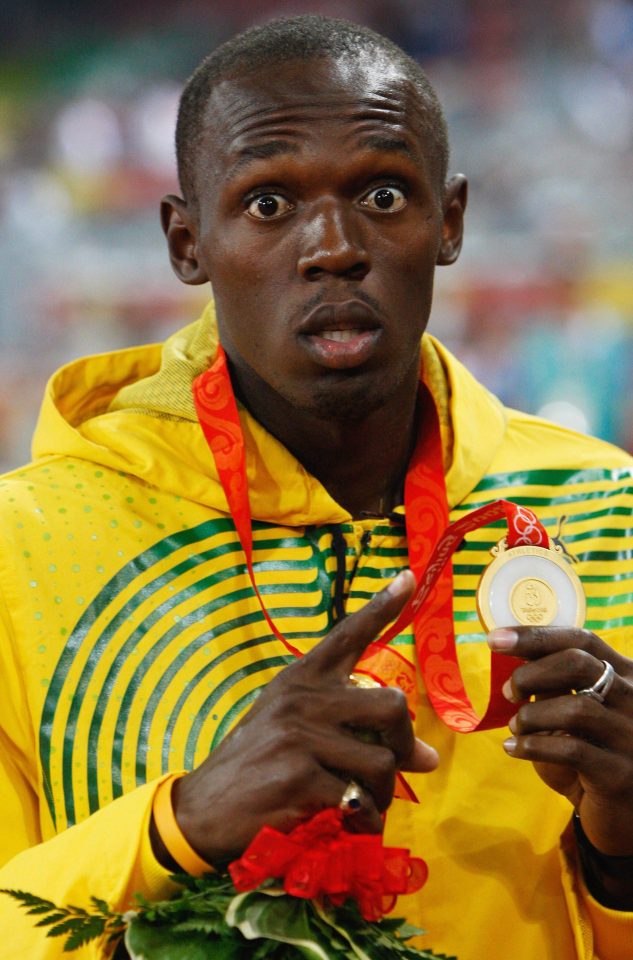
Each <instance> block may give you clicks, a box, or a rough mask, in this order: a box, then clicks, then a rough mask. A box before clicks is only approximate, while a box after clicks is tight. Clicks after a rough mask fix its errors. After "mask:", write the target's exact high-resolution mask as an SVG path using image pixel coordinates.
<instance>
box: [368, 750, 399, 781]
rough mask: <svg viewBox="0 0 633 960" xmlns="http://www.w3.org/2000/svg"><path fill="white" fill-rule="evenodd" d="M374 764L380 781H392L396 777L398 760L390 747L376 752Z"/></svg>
mask: <svg viewBox="0 0 633 960" xmlns="http://www.w3.org/2000/svg"><path fill="white" fill-rule="evenodd" d="M372 764H373V768H374V772H375V775H376V779H377V780H378V781H390V780H392V779H393V778H394V777H395V775H396V758H395V756H394V755H393V753H392V752H391V750H389V748H388V747H377V748H376V749H375V750H374V756H373V758H372Z"/></svg>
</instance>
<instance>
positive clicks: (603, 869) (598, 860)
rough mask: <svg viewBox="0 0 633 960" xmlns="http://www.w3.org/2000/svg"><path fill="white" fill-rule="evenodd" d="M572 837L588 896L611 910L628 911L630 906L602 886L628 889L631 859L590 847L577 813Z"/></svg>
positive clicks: (632, 867)
mask: <svg viewBox="0 0 633 960" xmlns="http://www.w3.org/2000/svg"><path fill="white" fill-rule="evenodd" d="M572 822H573V825H574V836H575V837H576V847H577V849H578V856H579V858H580V864H581V866H582V872H583V875H584V878H585V883H586V884H587V889H588V890H589V893H590V894H591V896H592V897H593V898H594V900H597V901H598V903H600V904H602V906H603V907H609V908H610V909H612V910H631V909H633V905H632V904H631V903H630V902H628V898H627V902H626V903H625V902H623V900H622V898H620V897H617V896H614V894H613V893H611V892H609V890H607V888H606V886H605V881H608V880H612V881H615V882H616V883H617V882H618V881H620V882H622V883H626V884H627V886H630V885H631V883H632V881H633V856H631V857H619V856H611V855H610V854H608V853H603V852H602V851H601V850H598V849H597V847H594V845H593V843H592V842H591V840H590V839H589V837H588V836H587V834H586V833H585V831H584V830H583V828H582V823H581V822H580V817H579V816H578V814H577V813H575V814H574V816H573V821H572Z"/></svg>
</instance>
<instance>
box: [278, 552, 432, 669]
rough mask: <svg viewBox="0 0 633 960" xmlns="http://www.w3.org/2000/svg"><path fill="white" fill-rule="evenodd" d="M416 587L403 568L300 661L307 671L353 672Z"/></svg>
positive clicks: (410, 576)
mask: <svg viewBox="0 0 633 960" xmlns="http://www.w3.org/2000/svg"><path fill="white" fill-rule="evenodd" d="M414 589H415V577H414V576H413V574H412V573H411V571H410V570H402V571H401V572H400V573H399V574H398V576H397V577H396V578H395V580H392V582H391V583H390V584H389V585H388V586H387V587H385V588H384V590H381V591H380V593H377V594H376V595H375V596H374V597H372V599H371V600H370V601H369V603H367V604H366V605H365V606H364V607H363V608H362V610H358V611H357V612H356V613H353V614H351V616H349V617H347V618H346V619H345V620H342V621H341V623H339V624H337V625H336V626H335V627H334V629H333V630H331V631H330V632H329V633H328V635H327V636H326V637H324V638H323V640H321V642H320V643H319V644H317V646H316V647H315V648H314V649H313V650H311V651H310V653H308V654H306V655H305V657H303V658H302V659H301V660H300V661H299V662H298V664H297V666H299V665H301V668H302V669H304V670H311V671H316V672H318V673H328V672H332V671H335V672H336V673H341V674H343V675H347V674H350V673H351V672H352V670H353V669H354V667H355V665H356V663H357V661H358V660H359V658H360V656H361V654H362V653H363V652H364V651H365V649H366V648H367V647H368V646H369V644H370V643H371V642H372V640H375V638H376V637H377V636H378V634H379V633H380V632H381V630H383V628H384V627H386V626H387V624H388V623H391V621H392V620H395V618H396V617H397V616H398V614H399V613H400V611H401V610H402V608H403V607H404V605H405V603H406V602H407V600H408V599H409V597H410V596H411V594H412V593H413V591H414Z"/></svg>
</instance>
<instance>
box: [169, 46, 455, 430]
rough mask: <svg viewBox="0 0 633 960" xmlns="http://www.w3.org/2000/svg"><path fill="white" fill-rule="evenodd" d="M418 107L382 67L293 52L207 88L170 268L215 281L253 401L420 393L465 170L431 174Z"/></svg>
mask: <svg viewBox="0 0 633 960" xmlns="http://www.w3.org/2000/svg"><path fill="white" fill-rule="evenodd" d="M422 109H423V108H422V106H421V103H420V100H419V97H418V95H417V93H416V91H415V88H414V87H413V85H412V84H411V83H410V82H409V81H408V80H406V78H405V77H403V76H402V74H401V73H400V72H399V70H398V69H396V68H394V67H393V65H391V64H389V63H388V62H387V63H385V62H376V58H375V57H372V58H369V59H368V60H367V61H365V60H363V59H357V58H355V59H354V60H352V61H344V62H336V61H330V60H327V61H323V60H318V61H314V62H311V63H307V64H306V63H299V62H291V63H287V64H283V65H281V66H279V67H278V68H276V69H275V70H269V69H266V70H261V71H258V72H256V73H252V74H249V75H248V76H247V77H245V78H241V79H239V80H230V81H225V82H223V83H222V84H220V85H219V86H218V87H217V88H216V89H215V90H214V92H213V93H212V96H211V99H210V102H209V104H208V107H207V111H206V116H205V126H204V136H203V139H202V142H201V145H200V147H199V149H198V154H197V156H198V162H197V171H196V193H197V198H196V199H197V203H196V209H195V210H194V209H193V207H192V206H191V205H186V204H185V203H184V202H183V201H177V200H176V199H175V198H167V199H166V201H164V206H163V223H164V226H165V229H166V233H167V236H168V240H169V244H170V251H171V256H172V264H173V265H174V267H175V269H176V272H177V273H178V274H179V276H180V277H181V279H183V280H185V282H189V283H201V282H204V281H206V280H209V281H210V282H211V284H212V287H213V295H214V298H215V302H216V308H217V315H218V323H219V329H220V337H221V340H222V343H223V346H224V348H225V350H226V352H227V354H228V356H229V358H230V360H231V363H232V368H233V372H234V374H235V375H236V377H237V382H238V385H239V389H240V392H241V394H242V396H243V399H245V400H246V402H247V403H248V405H249V406H250V407H251V409H254V411H255V412H257V411H258V409H259V408H260V407H261V406H262V405H265V404H266V403H269V402H270V400H271V397H273V398H274V397H280V398H282V399H283V401H285V402H286V403H288V404H291V405H292V407H293V408H294V409H299V410H304V411H306V412H310V413H313V414H314V415H316V416H318V417H325V418H335V419H340V418H355V417H359V416H362V415H363V414H364V413H365V412H367V411H368V410H369V409H373V408H375V407H377V406H379V405H382V404H385V403H389V402H399V398H400V394H402V393H406V392H407V391H408V392H411V391H412V390H413V391H415V389H416V384H417V377H418V366H419V343H420V337H421V335H422V333H423V331H424V329H425V327H426V324H427V321H428V317H429V313H430V309H431V300H432V290H433V278H434V270H435V265H436V263H438V262H444V263H449V262H453V260H454V259H456V257H457V254H458V252H459V248H460V244H461V230H462V214H463V208H464V205H465V196H466V192H465V181H464V180H463V178H455V180H454V181H451V183H450V184H449V185H448V188H447V189H446V190H445V188H444V185H443V184H442V185H439V184H438V182H437V174H436V172H435V170H434V167H433V163H432V160H431V151H430V148H429V145H428V140H427V139H426V137H425V134H424V133H423V126H422V124H421V122H420V117H421V111H422Z"/></svg>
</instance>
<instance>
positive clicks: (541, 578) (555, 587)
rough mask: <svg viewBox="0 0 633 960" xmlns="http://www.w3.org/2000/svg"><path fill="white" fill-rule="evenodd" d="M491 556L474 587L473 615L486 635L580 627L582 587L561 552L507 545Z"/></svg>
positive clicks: (583, 608) (555, 548)
mask: <svg viewBox="0 0 633 960" xmlns="http://www.w3.org/2000/svg"><path fill="white" fill-rule="evenodd" d="M490 552H491V553H492V555H493V557H494V559H493V561H492V563H490V564H489V566H487V567H486V569H485V570H484V572H483V574H482V577H481V580H480V581H479V586H478V588H477V598H476V600H477V613H478V614H479V619H480V620H481V622H482V624H483V626H484V628H485V629H486V630H494V629H495V627H516V626H527V627H549V626H553V627H582V625H583V624H584V622H585V613H586V601H585V594H584V590H583V587H582V584H581V582H580V580H579V578H578V576H577V574H576V573H575V571H574V570H573V569H572V568H571V566H570V564H569V562H568V561H567V560H565V558H564V555H563V551H562V549H561V548H560V547H559V546H557V545H555V546H553V547H550V548H546V547H535V546H524V547H510V548H509V549H508V548H507V546H506V541H505V538H504V539H502V540H500V541H499V543H498V544H497V545H496V546H494V547H493V548H492V550H491V551H490Z"/></svg>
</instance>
